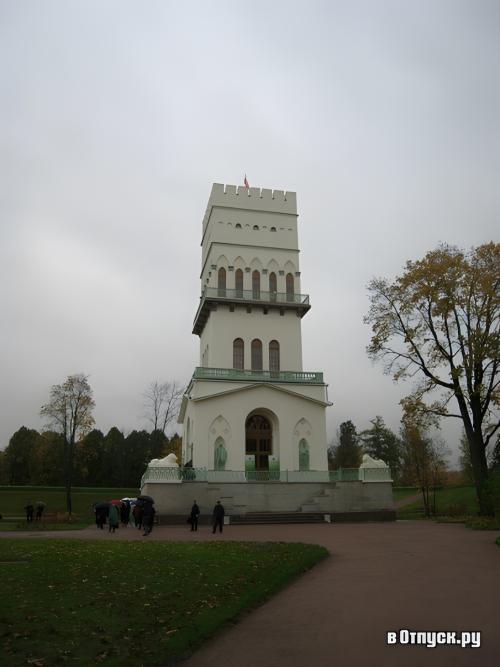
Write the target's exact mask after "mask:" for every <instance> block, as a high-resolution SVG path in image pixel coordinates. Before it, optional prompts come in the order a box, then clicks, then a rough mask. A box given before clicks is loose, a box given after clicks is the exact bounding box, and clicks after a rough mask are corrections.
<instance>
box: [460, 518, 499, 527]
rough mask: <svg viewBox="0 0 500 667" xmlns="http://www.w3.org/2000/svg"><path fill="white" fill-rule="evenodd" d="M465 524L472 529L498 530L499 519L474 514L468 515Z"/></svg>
mask: <svg viewBox="0 0 500 667" xmlns="http://www.w3.org/2000/svg"><path fill="white" fill-rule="evenodd" d="M465 525H466V526H467V528H472V530H498V529H499V528H500V521H499V520H498V519H494V518H492V517H489V516H474V517H469V518H468V519H467V521H466V522H465Z"/></svg>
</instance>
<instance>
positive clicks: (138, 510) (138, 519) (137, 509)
mask: <svg viewBox="0 0 500 667" xmlns="http://www.w3.org/2000/svg"><path fill="white" fill-rule="evenodd" d="M143 513H144V508H143V506H142V505H141V503H136V504H135V505H134V509H133V510H132V514H133V516H134V523H135V527H136V528H137V529H138V530H140V529H141V528H142V515H143Z"/></svg>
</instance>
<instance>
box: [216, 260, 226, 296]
mask: <svg viewBox="0 0 500 667" xmlns="http://www.w3.org/2000/svg"><path fill="white" fill-rule="evenodd" d="M217 289H218V292H219V294H218V295H219V296H226V269H225V268H224V267H223V266H221V267H220V269H219V273H218V274H217Z"/></svg>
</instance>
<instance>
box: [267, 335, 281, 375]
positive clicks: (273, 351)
mask: <svg viewBox="0 0 500 667" xmlns="http://www.w3.org/2000/svg"><path fill="white" fill-rule="evenodd" d="M279 369H280V344H279V343H278V341H277V340H272V341H271V342H270V343H269V370H270V371H271V372H275V373H278V372H279Z"/></svg>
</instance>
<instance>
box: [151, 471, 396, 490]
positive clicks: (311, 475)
mask: <svg viewBox="0 0 500 667" xmlns="http://www.w3.org/2000/svg"><path fill="white" fill-rule="evenodd" d="M390 481H392V478H391V471H390V469H389V468H339V469H338V470H207V469H206V468H167V467H161V466H148V467H147V469H146V471H145V473H144V475H143V476H142V480H141V488H142V487H143V486H144V484H150V483H153V484H154V483H162V482H163V483H168V482H177V483H179V482H213V483H217V484H220V483H227V484H235V483H244V482H266V483H267V482H282V483H283V482H287V483H325V482H326V483H335V482H390Z"/></svg>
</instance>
